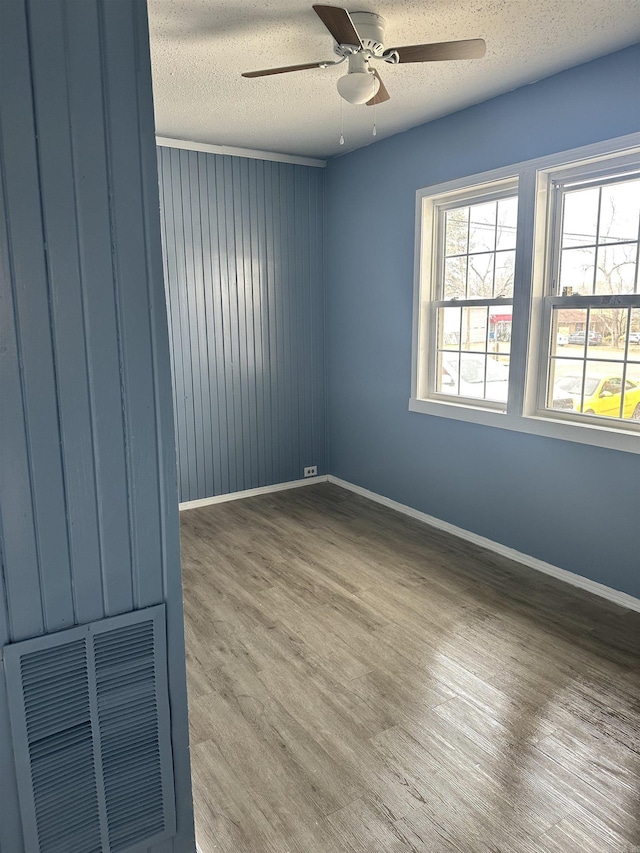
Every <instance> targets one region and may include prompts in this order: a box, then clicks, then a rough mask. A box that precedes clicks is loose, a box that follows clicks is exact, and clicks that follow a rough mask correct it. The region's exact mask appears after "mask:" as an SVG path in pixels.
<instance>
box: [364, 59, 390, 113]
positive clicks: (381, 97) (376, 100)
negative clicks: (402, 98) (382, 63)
mask: <svg viewBox="0 0 640 853" xmlns="http://www.w3.org/2000/svg"><path fill="white" fill-rule="evenodd" d="M372 70H373V73H374V74H375V75H376V77H377V78H378V80H379V81H380V86H379V88H378V91H377V92H376V93H375V95H374V96H373V98H371V100H370V101H367V106H368V107H373V106H374V105H375V104H382V103H384V102H385V101H388V100H389V98H390V97H391V95H390V94H389V93H388V92H387V89H386V86H385V85H384V83H383V82H382V78H381V77H380V75H379V74H378V72H377V71H376V69H375V68H374V69H372Z"/></svg>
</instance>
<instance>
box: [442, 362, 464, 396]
mask: <svg viewBox="0 0 640 853" xmlns="http://www.w3.org/2000/svg"><path fill="white" fill-rule="evenodd" d="M459 364H460V354H459V353H458V352H438V361H437V368H436V391H437V392H438V393H439V394H455V395H459V394H460V370H459Z"/></svg>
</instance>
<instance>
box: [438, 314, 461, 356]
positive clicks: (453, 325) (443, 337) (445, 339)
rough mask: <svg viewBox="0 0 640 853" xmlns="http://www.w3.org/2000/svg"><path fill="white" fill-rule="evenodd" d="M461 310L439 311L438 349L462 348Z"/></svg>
mask: <svg viewBox="0 0 640 853" xmlns="http://www.w3.org/2000/svg"><path fill="white" fill-rule="evenodd" d="M461 310H462V309H460V308H439V309H438V349H454V350H456V351H457V350H458V349H459V348H460V318H461Z"/></svg>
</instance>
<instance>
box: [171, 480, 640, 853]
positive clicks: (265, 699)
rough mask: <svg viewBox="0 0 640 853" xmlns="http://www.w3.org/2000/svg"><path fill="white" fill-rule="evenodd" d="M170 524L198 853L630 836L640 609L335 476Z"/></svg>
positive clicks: (552, 843) (550, 849)
mask: <svg viewBox="0 0 640 853" xmlns="http://www.w3.org/2000/svg"><path fill="white" fill-rule="evenodd" d="M181 523H182V555H183V585H184V610H185V637H186V646H187V678H188V689H189V707H190V729H191V744H192V766H193V783H194V800H195V815H196V831H197V838H198V845H199V850H200V853H214V851H215V853H219V851H224V853H263V851H265V853H285V851H288V853H374V851H390V853H396V851H397V853H445V851H447V852H448V851H459V853H483V851H487V853H488V851H491V853H578V851H580V853H596V851H598V853H631V851H633V850H635V849H640V799H639V797H640V795H639V792H640V614H637V613H632V612H630V611H625V610H623V609H621V608H619V607H616V606H615V605H613V604H611V603H609V602H606V601H602V600H600V599H597V598H595V597H593V596H591V595H589V594H588V593H585V592H584V591H582V590H577V589H574V588H572V587H569V586H567V585H565V584H562V583H560V582H559V581H556V580H554V579H553V578H549V577H546V576H543V575H540V574H539V573H536V572H533V571H531V570H528V569H526V568H524V567H522V566H520V565H515V564H513V563H511V562H510V561H509V560H507V559H506V558H504V557H501V556H499V555H496V554H492V553H489V552H486V551H484V550H483V549H481V548H479V547H476V546H473V545H471V544H469V543H467V542H463V541H462V540H459V539H455V538H454V537H451V536H448V535H447V534H445V533H443V532H442V531H437V530H433V529H431V528H429V527H427V526H426V525H423V524H420V523H418V522H415V521H414V520H412V519H409V518H406V517H405V516H401V515H399V514H397V513H395V512H393V511H392V510H389V509H387V508H385V507H382V506H380V505H378V504H373V503H371V502H369V501H367V500H365V499H363V498H360V497H357V496H355V495H353V494H351V493H348V492H346V491H344V490H342V489H339V488H338V487H336V486H333V485H329V484H322V485H317V486H311V487H307V488H304V489H296V490H291V491H289V492H280V493H274V494H268V495H263V496H259V497H256V498H250V499H247V500H243V501H235V502H230V503H226V504H219V505H214V506H210V507H203V508H199V509H196V510H189V511H187V512H184V513H182V516H181Z"/></svg>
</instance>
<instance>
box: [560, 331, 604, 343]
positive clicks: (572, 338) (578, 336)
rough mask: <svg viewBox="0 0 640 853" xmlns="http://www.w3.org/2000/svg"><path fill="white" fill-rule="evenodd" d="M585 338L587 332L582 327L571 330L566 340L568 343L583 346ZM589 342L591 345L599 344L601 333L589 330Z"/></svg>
mask: <svg viewBox="0 0 640 853" xmlns="http://www.w3.org/2000/svg"><path fill="white" fill-rule="evenodd" d="M586 338H587V333H586V332H585V331H584V329H582V330H580V331H579V332H572V333H571V334H570V335H569V338H568V342H569V343H570V344H579V345H580V346H584V342H585V340H586ZM589 343H590V344H591V346H600V344H601V343H602V335H601V334H600V332H589Z"/></svg>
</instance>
